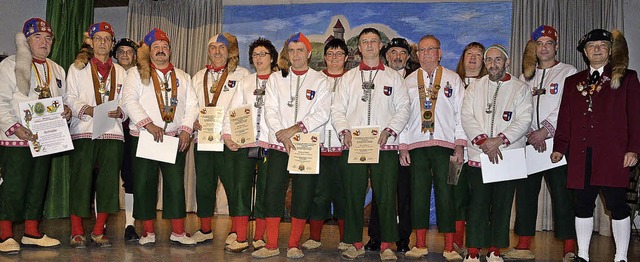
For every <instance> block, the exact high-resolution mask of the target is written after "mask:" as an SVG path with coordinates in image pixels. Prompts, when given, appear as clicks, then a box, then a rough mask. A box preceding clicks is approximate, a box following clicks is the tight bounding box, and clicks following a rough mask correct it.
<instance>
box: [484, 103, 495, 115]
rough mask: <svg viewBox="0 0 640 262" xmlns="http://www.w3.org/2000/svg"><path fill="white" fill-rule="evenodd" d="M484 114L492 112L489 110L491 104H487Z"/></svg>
mask: <svg viewBox="0 0 640 262" xmlns="http://www.w3.org/2000/svg"><path fill="white" fill-rule="evenodd" d="M484 112H485V113H487V114H491V112H493V110H492V109H491V103H487V109H485V110H484Z"/></svg>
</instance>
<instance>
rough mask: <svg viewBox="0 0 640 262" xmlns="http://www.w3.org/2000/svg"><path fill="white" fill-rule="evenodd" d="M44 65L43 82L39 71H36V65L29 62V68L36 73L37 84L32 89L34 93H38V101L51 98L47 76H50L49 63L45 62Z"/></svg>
mask: <svg viewBox="0 0 640 262" xmlns="http://www.w3.org/2000/svg"><path fill="white" fill-rule="evenodd" d="M44 64H45V66H43V67H44V69H45V70H44V80H43V79H42V77H40V71H39V70H38V67H37V66H36V63H35V62H31V67H32V68H33V70H34V71H35V73H36V80H37V82H38V83H37V86H36V88H34V89H33V91H36V93H38V99H42V98H49V97H51V90H50V89H49V76H50V68H49V62H46V61H45V62H44Z"/></svg>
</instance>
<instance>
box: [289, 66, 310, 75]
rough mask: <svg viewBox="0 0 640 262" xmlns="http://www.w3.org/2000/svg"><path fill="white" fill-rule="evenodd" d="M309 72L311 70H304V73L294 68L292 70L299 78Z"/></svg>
mask: <svg viewBox="0 0 640 262" xmlns="http://www.w3.org/2000/svg"><path fill="white" fill-rule="evenodd" d="M307 71H309V69H308V68H307V69H306V70H302V71H298V70H293V68H291V72H293V73H294V74H296V75H297V76H301V75H304V74H306V73H307Z"/></svg>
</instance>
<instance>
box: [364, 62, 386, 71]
mask: <svg viewBox="0 0 640 262" xmlns="http://www.w3.org/2000/svg"><path fill="white" fill-rule="evenodd" d="M360 70H383V71H384V63H382V60H380V62H378V65H377V66H374V67H370V66H368V65H366V64H365V63H364V62H360Z"/></svg>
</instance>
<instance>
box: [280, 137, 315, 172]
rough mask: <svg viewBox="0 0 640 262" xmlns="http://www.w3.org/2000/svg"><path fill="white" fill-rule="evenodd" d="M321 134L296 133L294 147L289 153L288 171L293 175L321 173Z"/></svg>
mask: <svg viewBox="0 0 640 262" xmlns="http://www.w3.org/2000/svg"><path fill="white" fill-rule="evenodd" d="M318 139H320V133H317V132H316V133H307V134H304V133H296V134H295V135H293V137H292V138H291V142H293V146H294V147H295V148H296V149H292V150H291V152H289V162H288V163H287V170H288V171H289V173H291V174H319V173H320V141H318Z"/></svg>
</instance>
